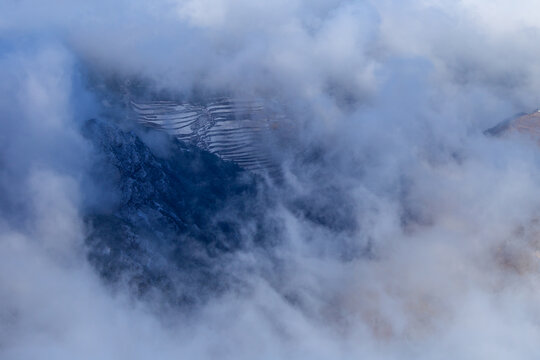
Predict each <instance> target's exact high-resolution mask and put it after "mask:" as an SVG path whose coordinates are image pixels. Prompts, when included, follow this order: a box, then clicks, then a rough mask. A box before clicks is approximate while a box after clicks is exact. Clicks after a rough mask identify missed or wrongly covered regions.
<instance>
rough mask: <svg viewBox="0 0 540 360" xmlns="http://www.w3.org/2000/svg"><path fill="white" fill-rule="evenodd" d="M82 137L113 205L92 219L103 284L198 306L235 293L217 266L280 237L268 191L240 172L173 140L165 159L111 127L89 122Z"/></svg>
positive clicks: (92, 244)
mask: <svg viewBox="0 0 540 360" xmlns="http://www.w3.org/2000/svg"><path fill="white" fill-rule="evenodd" d="M83 134H84V136H85V137H86V138H87V139H89V140H90V141H91V142H92V144H93V146H94V147H95V150H96V152H97V153H98V159H99V160H98V161H96V164H95V166H94V168H93V170H92V171H93V176H94V177H95V178H96V179H103V178H106V179H108V180H107V181H108V182H109V183H112V188H113V193H112V194H111V196H114V198H115V199H116V201H115V202H114V204H113V205H112V206H110V207H109V208H107V209H99V210H95V209H94V210H93V211H92V212H91V213H89V214H88V215H87V216H86V219H87V224H88V227H89V234H88V238H87V247H88V256H89V259H90V261H91V263H92V264H94V266H95V267H96V268H97V269H98V271H99V273H100V274H101V275H102V276H103V277H104V278H105V279H107V280H110V281H114V282H116V281H127V283H128V284H129V285H130V287H131V288H133V289H134V290H135V292H136V293H137V294H139V295H145V294H146V293H147V292H148V291H150V290H159V291H160V292H162V293H164V294H165V295H166V297H167V298H168V299H169V300H170V301H172V302H173V303H176V302H178V303H186V302H187V303H192V302H194V301H195V300H196V299H198V298H200V297H204V295H205V294H206V293H208V292H209V291H221V290H224V289H225V288H226V287H227V284H230V281H226V277H227V275H225V274H223V273H222V272H220V271H219V264H221V263H222V261H218V258H220V257H223V256H224V254H227V253H231V252H234V251H235V250H238V249H240V248H242V247H246V246H250V245H251V244H252V243H255V245H259V246H261V245H267V244H270V243H272V242H273V241H275V240H276V239H277V238H278V236H279V231H278V229H277V227H278V225H277V224H275V223H272V221H270V220H269V217H268V216H266V215H265V212H267V211H268V210H269V209H271V208H272V201H271V200H270V196H269V192H268V188H267V187H266V186H265V184H264V182H263V181H262V179H260V178H258V177H256V176H254V175H252V174H250V173H248V172H246V171H243V170H241V169H240V168H239V167H238V166H236V165H235V164H233V163H230V162H224V161H222V160H221V159H219V158H218V157H216V156H215V155H212V154H210V153H207V152H204V151H201V150H199V149H197V148H196V147H192V146H188V145H185V144H182V143H180V142H179V141H177V140H172V139H171V141H172V148H171V151H170V154H168V155H167V156H159V155H157V154H155V153H154V152H152V150H151V149H150V148H149V147H148V146H147V145H146V144H145V143H144V142H143V141H142V140H141V139H140V138H139V137H138V136H137V135H135V133H133V132H128V131H124V130H122V129H120V128H119V127H118V126H117V125H116V124H115V123H114V122H112V121H105V120H89V121H87V122H86V124H85V125H84V128H83ZM228 280H231V279H228ZM179 284H181V287H182V289H181V290H179V287H178V286H177V285H179Z"/></svg>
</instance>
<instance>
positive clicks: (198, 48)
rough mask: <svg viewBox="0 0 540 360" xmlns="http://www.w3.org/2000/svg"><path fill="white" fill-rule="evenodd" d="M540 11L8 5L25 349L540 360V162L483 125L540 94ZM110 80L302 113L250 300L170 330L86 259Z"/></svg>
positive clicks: (8, 235) (10, 332) (9, 272)
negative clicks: (343, 220) (270, 249)
mask: <svg viewBox="0 0 540 360" xmlns="http://www.w3.org/2000/svg"><path fill="white" fill-rule="evenodd" d="M538 10H540V6H539V5H537V4H536V2H534V1H527V0H523V1H521V2H520V4H519V6H517V5H516V4H515V3H512V2H510V1H504V0H498V1H483V0H467V1H459V2H456V1H444V0H438V1H436V0H433V1H428V0H424V1H421V0H407V1H392V0H382V1H345V0H344V1H338V0H317V1H301V0H292V1H281V0H278V1H272V2H269V1H267V2H253V1H247V0H200V1H192V0H186V1H174V0H162V1H153V2H147V1H122V0H119V1H115V2H110V1H94V2H91V3H90V2H86V1H62V0H57V1H53V2H52V4H51V2H48V3H47V4H45V3H36V2H31V1H10V0H7V1H4V2H2V3H0V14H2V15H0V110H1V115H0V119H1V120H0V191H1V193H2V195H1V196H0V353H1V354H2V357H3V358H6V359H23V358H49V359H50V358H52V359H67V358H80V359H81V358H89V359H90V358H111V359H113V358H114V359H117V358H136V359H139V358H140V359H146V358H150V357H153V358H155V357H157V358H195V359H199V358H200V359H206V358H215V357H217V356H219V357H222V358H231V359H244V358H245V359H251V358H254V357H257V358H268V359H276V358H293V359H295V358H298V359H302V358H315V359H340V358H343V359H348V358H357V357H361V356H363V357H368V358H374V359H395V358H405V359H409V358H410V359H419V358H420V359H422V358H425V359H433V358H442V359H446V358H448V359H450V358H452V359H453V358H471V359H473V358H494V359H496V358H501V359H506V358H516V359H522V358H523V359H528V358H531V359H532V358H536V357H537V356H538V349H537V344H538V340H539V338H540V307H539V305H538V304H540V302H539V301H538V300H539V297H540V293H539V291H538V289H539V285H540V284H539V277H538V275H539V274H538V270H539V266H540V255H539V254H540V244H539V243H538V232H539V231H540V229H539V222H538V219H539V218H538V216H539V215H540V206H539V204H540V191H539V190H538V189H539V187H538V184H539V182H540V167H539V164H540V152H539V150H538V148H537V144H536V143H535V142H534V141H530V140H528V139H524V138H519V137H518V136H515V137H509V138H505V139H495V138H490V137H486V136H484V135H483V131H484V130H485V129H486V128H489V127H491V126H493V125H495V124H497V123H498V122H500V121H501V120H503V119H505V118H508V117H510V116H512V115H513V114H515V113H518V112H522V111H532V110H534V109H535V108H536V107H537V106H538V104H539V95H538V94H539V93H540V92H539V90H540V82H539V80H538V79H540V65H539V63H538V62H537V60H536V59H538V58H539V55H540V49H539V48H538V46H537V44H538V38H539V31H540V25H538V23H537V21H536V18H535V16H534V15H535V14H536V13H538ZM89 74H91V75H89ZM111 78H116V79H120V80H119V82H120V83H121V84H122V86H124V87H125V88H129V83H130V82H134V81H142V82H144V83H145V84H146V85H145V86H146V89H147V91H148V92H149V93H152V94H160V93H167V94H170V93H174V94H180V95H179V96H189V95H191V94H193V93H202V94H210V93H211V94H214V93H227V94H233V95H237V96H253V97H257V98H263V99H266V100H273V101H274V100H277V102H278V103H280V104H282V106H283V108H284V109H285V110H284V111H286V112H287V113H288V114H289V120H288V121H291V123H292V124H291V126H293V127H294V129H297V130H298V132H297V133H295V134H293V135H291V137H292V138H293V141H291V145H290V146H289V147H287V148H283V149H280V150H281V151H282V152H283V154H282V158H283V171H284V184H281V185H275V184H272V183H270V185H269V186H273V187H274V189H273V191H275V194H276V199H277V200H276V201H277V202H278V203H279V204H281V205H282V206H277V207H276V209H274V210H273V214H272V216H275V217H276V218H277V219H279V221H280V223H281V224H283V228H284V238H285V240H284V241H283V242H282V243H281V244H280V245H279V246H277V248H276V249H275V255H276V258H277V259H278V262H279V264H280V265H279V266H276V267H275V268H272V270H271V271H270V270H269V266H268V259H265V258H263V257H262V256H261V255H259V253H258V252H257V251H256V249H253V251H244V252H242V253H238V254H236V255H235V257H234V259H233V260H232V261H231V262H230V264H227V265H226V266H227V271H229V272H230V273H231V274H233V275H234V276H236V277H238V278H240V279H242V281H243V282H245V283H246V284H247V286H246V287H247V290H246V291H245V292H240V293H238V292H233V291H231V292H230V293H226V294H224V295H220V296H219V297H217V298H215V299H213V300H211V301H210V302H208V303H206V304H204V306H201V308H200V309H198V310H197V311H196V312H195V313H194V314H192V313H190V314H186V313H184V312H182V311H179V312H178V313H175V315H174V316H176V317H177V318H174V319H173V320H172V321H166V320H171V319H164V318H167V316H168V314H162V313H160V312H159V310H156V309H155V308H154V305H152V304H149V303H147V302H141V301H139V300H137V299H132V298H130V296H129V294H128V293H127V292H126V291H124V290H125V289H123V288H119V289H112V290H111V289H110V288H109V287H106V286H105V285H104V284H103V282H102V281H101V280H100V279H99V278H98V276H97V275H96V274H95V271H94V269H93V268H92V267H91V266H90V265H89V264H88V263H87V261H86V257H85V249H84V237H85V233H86V229H85V224H84V221H83V213H84V212H85V211H86V209H87V208H88V207H89V206H91V199H94V200H93V201H94V202H95V199H100V198H103V199H105V198H106V194H104V193H103V192H104V191H105V190H102V189H99V185H96V184H94V185H92V186H90V185H89V184H90V183H91V180H90V179H89V178H88V176H89V175H88V168H89V166H90V165H91V164H92V163H93V162H95V161H98V160H96V159H95V158H94V154H93V152H92V148H91V147H90V146H89V144H88V143H87V141H86V140H85V139H84V138H83V137H82V136H81V135H80V132H79V127H80V124H81V122H82V121H84V120H86V119H88V118H91V117H95V116H100V114H103V113H105V112H106V111H108V107H107V106H108V104H107V102H104V101H101V100H103V99H102V97H101V96H102V94H103V92H101V91H102V90H103V89H105V88H107V86H109V85H107V84H110V83H109V82H107V81H109V80H110V79H111ZM89 79H91V80H89ZM107 91H110V89H108V90H107ZM119 92H120V91H119ZM118 96H122V94H120V95H118ZM117 111H118V113H119V114H123V113H122V109H117ZM122 116H125V114H123V115H121V116H120V117H122ZM148 141H150V140H148ZM291 199H307V200H306V203H307V204H314V205H307V206H308V207H309V206H313V207H317V206H319V205H320V207H323V208H325V209H328V212H329V214H331V215H332V214H338V215H336V216H338V217H339V216H340V215H339V214H342V213H343V209H344V208H346V209H347V210H346V212H347V214H348V215H349V216H350V217H352V218H353V219H354V221H353V222H354V223H355V226H353V227H352V228H350V229H347V231H341V230H336V228H335V227H331V226H321V225H320V224H316V223H314V222H313V221H310V219H309V218H306V216H303V215H299V214H298V213H297V212H295V211H294V207H291V206H290V200H291ZM92 204H93V203H92ZM321 204H322V205H321ZM333 219H334V218H332V216H330V220H329V221H330V222H332V221H337V220H335V219H334V220H333Z"/></svg>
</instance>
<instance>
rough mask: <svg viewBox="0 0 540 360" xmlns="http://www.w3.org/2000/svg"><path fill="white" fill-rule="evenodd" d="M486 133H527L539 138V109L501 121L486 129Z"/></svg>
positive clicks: (498, 134)
mask: <svg viewBox="0 0 540 360" xmlns="http://www.w3.org/2000/svg"><path fill="white" fill-rule="evenodd" d="M486 133H487V134H489V135H495V136H500V135H503V134H510V133H519V134H527V135H530V136H532V137H534V138H535V139H537V140H540V110H537V111H535V112H532V113H530V114H527V113H522V114H519V115H518V116H516V117H514V118H512V119H509V120H506V121H503V122H502V123H500V124H498V125H497V126H495V127H493V128H491V129H488V130H487V131H486Z"/></svg>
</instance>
